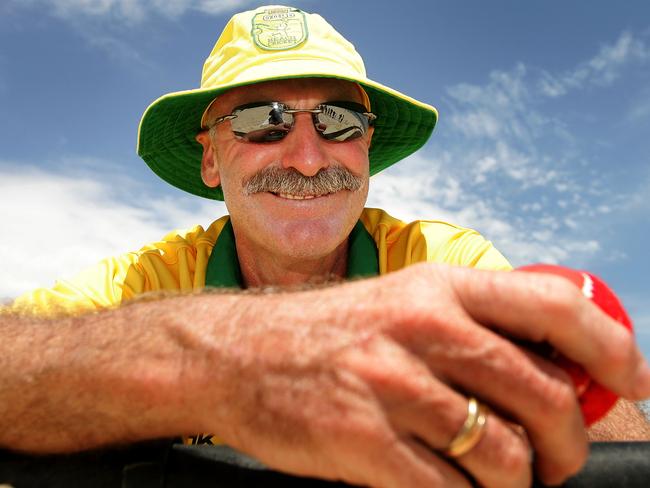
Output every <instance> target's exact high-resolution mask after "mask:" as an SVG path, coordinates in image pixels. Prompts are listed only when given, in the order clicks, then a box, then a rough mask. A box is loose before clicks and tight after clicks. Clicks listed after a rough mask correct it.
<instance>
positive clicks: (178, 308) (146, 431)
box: [0, 295, 241, 452]
mask: <svg viewBox="0 0 650 488" xmlns="http://www.w3.org/2000/svg"><path fill="white" fill-rule="evenodd" d="M240 299H241V297H235V296H227V295H221V296H212V297H209V296H207V295H206V296H205V297H199V296H185V297H180V296H179V297H173V298H166V299H163V300H157V301H155V302H154V301H152V302H149V301H147V302H142V303H135V304H131V305H128V306H125V307H122V308H120V309H116V310H109V311H104V312H100V313H96V314H89V315H84V316H81V317H77V318H66V319H60V320H51V321H38V320H37V319H33V318H20V317H16V316H3V317H2V324H1V325H0V419H1V420H0V422H1V423H2V425H1V428H0V445H1V446H3V447H8V448H12V449H19V450H27V451H33V452H57V451H70V450H79V449H84V448H90V447H95V446H100V445H105V444H109V443H119V442H129V441H135V440H140V439H145V438H156V437H165V436H175V435H179V434H183V433H186V432H193V431H194V429H197V431H199V430H200V428H201V427H205V426H202V425H200V421H199V420H198V419H197V418H196V416H195V415H194V412H193V411H192V408H191V405H192V395H191V394H188V391H189V390H191V389H192V388H193V386H194V384H196V383H197V382H199V381H200V379H199V374H197V373H196V372H195V371H194V370H195V369H196V367H197V366H196V365H198V364H201V363H202V362H204V360H203V358H201V357H200V356H201V354H204V352H205V349H201V347H200V345H201V344H200V340H201V333H200V332H198V331H192V330H191V327H192V326H193V325H197V327H196V329H201V330H202V331H203V333H204V334H210V335H212V334H213V331H211V330H207V329H209V327H211V326H210V325H209V324H208V323H207V322H208V321H207V313H206V312H207V303H209V302H213V305H218V306H212V309H213V310H212V309H211V310H210V316H211V320H210V322H211V323H213V324H219V323H222V324H225V323H226V322H227V320H226V319H225V317H226V316H227V315H228V313H229V310H230V307H231V306H234V305H235V302H236V301H237V300H240ZM217 300H218V303H214V302H215V301H217ZM220 315H221V316H220ZM197 322H199V323H198V324H197ZM215 373H216V371H215ZM218 387H219V382H218V381H214V382H213V383H212V388H213V392H212V394H213V395H214V396H215V397H218V396H219V394H220V392H219V388H218Z"/></svg>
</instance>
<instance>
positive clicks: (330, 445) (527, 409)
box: [194, 264, 650, 487]
mask: <svg viewBox="0 0 650 488" xmlns="http://www.w3.org/2000/svg"><path fill="white" fill-rule="evenodd" d="M208 308H209V307H208ZM233 313H234V314H235V315H236V318H237V322H238V327H237V329H236V330H230V331H229V332H228V334H227V335H225V336H224V335H221V336H220V337H210V336H209V335H204V336H202V337H201V340H200V341H199V342H198V343H199V344H201V346H202V347H203V348H204V349H205V350H206V351H208V354H207V356H202V357H203V358H204V359H203V361H207V363H205V364H204V366H208V367H205V368H202V370H203V371H205V372H206V373H208V374H205V375H204V376H203V377H202V381H203V383H202V384H201V385H199V386H198V387H197V388H199V389H200V391H202V392H204V394H203V397H202V400H203V401H202V402H200V405H198V406H197V408H200V412H201V414H202V415H203V422H204V423H203V425H206V426H209V428H211V429H213V431H215V432H217V433H219V435H220V436H221V437H222V438H223V439H224V440H225V441H226V442H228V443H229V444H231V445H232V446H234V447H237V448H239V449H242V450H244V451H246V452H248V453H250V454H252V455H254V456H256V457H258V458H259V459H260V460H262V461H263V462H265V463H267V464H268V465H270V466H272V467H274V468H277V469H281V470H285V471H289V472H292V473H296V474H302V475H311V476H319V477H323V478H330V479H343V480H345V481H347V482H350V483H354V484H361V485H369V486H378V487H379V486H381V487H393V486H395V487H397V486H447V485H453V486H456V485H458V486H469V481H468V479H467V477H466V475H465V474H463V471H464V472H466V473H469V474H470V475H471V477H473V478H475V479H476V480H477V481H478V482H479V483H480V484H481V485H484V486H499V487H503V486H528V485H529V484H530V482H531V477H532V474H531V455H532V454H531V448H532V450H533V451H534V452H535V469H536V471H537V474H538V476H540V477H541V479H542V480H543V481H545V482H547V483H559V482H561V481H563V480H564V479H566V478H567V477H568V476H570V475H572V474H574V473H575V472H577V471H578V470H579V469H580V467H581V466H582V464H583V463H584V461H585V459H586V456H587V451H588V448H587V440H586V435H585V430H584V424H583V420H582V416H581V413H580V409H579V406H578V403H577V400H576V396H575V393H574V390H573V387H572V383H571V381H570V379H569V377H568V376H567V374H566V373H564V372H563V371H562V370H561V369H560V368H558V367H556V366H554V365H553V364H552V363H550V362H549V361H547V360H545V359H543V358H542V357H540V356H537V355H535V354H533V353H531V352H530V351H528V350H526V349H523V348H521V347H519V346H517V345H516V344H515V342H513V340H512V339H516V340H517V341H526V342H533V343H549V344H550V345H552V346H553V347H554V348H555V349H557V350H558V351H559V352H561V353H562V354H563V355H565V356H567V357H569V358H570V359H572V360H573V361H575V362H576V363H578V364H580V365H582V367H584V368H585V370H586V371H587V372H588V373H589V374H590V375H591V376H592V377H593V378H594V379H596V380H597V381H598V382H600V383H602V384H603V385H605V386H607V387H608V388H610V389H611V390H612V391H614V392H616V393H617V394H619V395H621V396H623V397H626V398H629V399H633V400H634V399H640V398H643V397H646V396H649V395H650V371H649V370H648V367H647V365H646V364H645V362H644V361H643V359H642V356H641V354H640V352H639V351H638V349H637V348H636V346H635V344H634V341H633V338H632V336H631V335H630V334H629V333H628V332H627V331H626V330H624V329H623V328H621V327H620V326H618V325H617V324H616V323H614V321H613V320H612V319H611V318H609V317H608V316H606V315H605V314H604V313H602V312H601V311H600V310H599V309H598V308H597V307H596V306H594V305H593V304H592V303H590V302H589V301H588V300H586V299H585V298H584V297H583V296H582V294H581V293H580V291H579V290H577V289H576V287H575V286H573V285H571V284H570V283H568V282H567V281H566V280H564V279H562V278H558V277H555V276H544V275H537V274H524V273H506V272H487V271H477V270H470V269H464V268H450V267H444V266H437V265H430V264H428V265H417V266H412V267H410V268H407V269H406V270H403V271H401V272H398V273H393V274H390V275H387V276H384V277H381V278H377V279H372V280H366V281H360V282H355V283H348V284H344V285H341V286H337V287H333V288H329V289H324V290H316V291H308V292H300V293H284V294H277V295H269V296H258V297H249V299H248V300H244V301H239V302H238V306H237V309H236V310H233ZM195 339H196V338H194V340H195ZM205 358H207V359H205ZM211 361H212V362H211ZM217 377H219V378H221V380H220V381H224V382H226V383H227V385H228V387H227V388H226V389H225V390H224V391H225V393H224V394H225V395H226V398H219V399H215V398H211V397H210V396H209V395H210V382H211V381H214V378H217ZM228 378H230V379H228ZM468 396H476V397H478V398H479V399H480V400H481V401H483V402H485V403H487V404H489V405H490V406H491V407H492V409H493V411H492V413H490V415H489V419H488V423H487V427H486V433H485V435H484V437H483V438H482V439H481V441H480V442H479V444H478V445H477V446H476V447H475V448H474V449H472V450H471V451H470V452H468V453H467V454H464V455H462V456H460V457H459V458H457V459H455V460H453V461H452V460H449V459H447V458H445V457H444V456H443V455H442V454H441V452H442V451H443V450H444V449H445V448H446V447H447V446H448V445H449V442H450V441H451V440H452V439H453V438H454V436H455V435H456V433H457V432H458V430H459V429H460V426H461V425H462V423H463V422H464V420H465V417H466V415H467V397H468ZM208 407H209V408H208ZM513 424H515V425H520V426H522V427H523V428H524V429H525V432H526V435H522V433H521V431H520V429H518V428H517V427H513ZM459 468H462V469H459Z"/></svg>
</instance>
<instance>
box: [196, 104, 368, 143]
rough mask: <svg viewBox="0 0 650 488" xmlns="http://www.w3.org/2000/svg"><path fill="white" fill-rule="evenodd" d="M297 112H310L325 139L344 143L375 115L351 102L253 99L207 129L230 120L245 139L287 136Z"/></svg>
mask: <svg viewBox="0 0 650 488" xmlns="http://www.w3.org/2000/svg"><path fill="white" fill-rule="evenodd" d="M298 112H309V113H311V114H312V121H313V123H314V128H315V129H316V132H317V133H318V134H319V135H320V136H321V137H322V138H323V139H326V140H328V141H336V142H345V141H350V140H352V139H356V138H357V137H361V136H363V135H364V134H365V133H366V132H368V128H369V127H370V126H372V125H373V123H374V121H375V119H376V118H377V116H376V115H375V114H373V113H370V112H368V111H367V109H366V107H364V106H363V105H361V104H360V103H354V102H326V103H321V104H320V105H318V107H316V108H289V107H287V106H286V105H285V104H284V103H281V102H255V103H248V104H246V105H241V106H239V107H236V108H235V109H233V111H232V113H231V114H230V115H224V116H222V117H219V118H217V119H216V120H215V121H214V122H212V123H211V124H210V125H208V126H207V128H208V129H212V128H213V127H215V126H217V125H219V124H221V123H222V122H225V121H226V120H229V121H230V127H231V129H232V132H233V134H235V136H236V137H237V138H239V139H242V140H244V141H247V142H274V141H280V140H282V139H284V138H285V137H286V135H287V134H288V133H289V132H290V131H291V128H292V127H293V124H294V121H295V117H294V116H293V114H296V113H298Z"/></svg>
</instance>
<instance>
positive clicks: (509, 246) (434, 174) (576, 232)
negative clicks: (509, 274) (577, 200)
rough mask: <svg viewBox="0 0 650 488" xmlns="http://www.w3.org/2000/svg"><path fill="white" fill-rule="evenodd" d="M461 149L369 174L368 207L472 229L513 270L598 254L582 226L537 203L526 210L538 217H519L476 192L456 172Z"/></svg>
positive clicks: (581, 259) (488, 195) (490, 194)
mask: <svg viewBox="0 0 650 488" xmlns="http://www.w3.org/2000/svg"><path fill="white" fill-rule="evenodd" d="M463 149H464V148H463V147H462V146H459V147H456V148H452V149H451V150H450V151H447V152H443V153H441V154H438V155H436V157H435V158H427V157H425V156H423V155H422V154H421V153H419V154H416V155H413V156H410V157H409V158H407V159H406V160H404V161H402V162H400V163H399V164H398V165H395V166H393V167H391V168H389V169H388V170H386V171H384V172H382V173H380V174H379V175H377V176H374V177H373V178H372V179H371V183H370V195H369V199H368V205H369V206H374V207H380V208H384V209H385V210H387V211H388V212H389V213H391V214H392V215H393V216H395V217H397V218H400V219H402V220H405V221H410V220H418V219H425V220H442V221H446V222H451V223H454V224H457V225H461V226H464V227H469V228H473V229H476V230H478V231H479V232H481V233H482V234H483V235H484V236H486V238H488V239H490V240H492V241H493V242H494V243H495V245H496V247H497V248H498V249H499V250H500V251H501V252H503V253H504V254H505V255H506V256H507V257H508V259H509V260H510V261H511V263H512V264H513V265H515V266H518V265H523V264H527V263H533V262H547V263H561V262H566V261H567V260H570V261H571V262H572V263H573V264H574V265H576V263H578V262H584V261H587V260H589V259H590V258H591V257H593V256H594V255H595V254H596V253H597V252H598V251H599V250H600V244H599V243H598V241H597V240H595V239H593V238H589V237H585V236H584V235H583V234H584V228H582V227H583V226H581V228H579V229H575V228H572V227H571V226H570V225H567V224H565V223H564V222H563V221H562V220H561V218H560V217H554V216H552V215H550V213H549V209H548V208H547V207H546V206H545V205H544V204H543V203H542V202H540V201H536V202H533V203H532V204H528V206H527V210H529V211H533V212H538V213H541V216H540V217H537V218H530V217H524V216H523V215H522V212H520V209H519V208H517V207H516V206H513V205H512V204H506V205H503V204H502V202H500V199H499V197H498V195H496V196H495V195H494V193H495V192H496V193H498V189H495V188H494V187H492V188H490V189H489V190H488V192H483V191H481V189H480V188H478V187H477V182H475V181H474V180H472V179H471V177H470V178H468V177H466V176H467V175H466V174H465V177H464V173H463V171H462V170H460V171H458V169H457V165H456V164H455V162H456V161H457V158H455V157H454V154H456V153H458V154H460V153H462V151H463ZM483 164H486V163H485V162H483ZM487 165H488V166H490V165H491V163H487ZM565 213H566V215H567V217H566V219H569V220H571V219H575V217H572V215H573V214H572V212H570V211H566V212H565Z"/></svg>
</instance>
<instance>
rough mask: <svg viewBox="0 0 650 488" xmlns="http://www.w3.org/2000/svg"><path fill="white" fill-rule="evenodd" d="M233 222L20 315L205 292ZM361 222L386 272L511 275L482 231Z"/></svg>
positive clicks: (80, 282) (162, 244) (116, 267)
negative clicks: (213, 259) (440, 269)
mask: <svg viewBox="0 0 650 488" xmlns="http://www.w3.org/2000/svg"><path fill="white" fill-rule="evenodd" d="M228 219H229V217H228V216H224V217H221V218H220V219H218V220H216V221H215V222H213V223H212V225H210V226H209V227H208V228H207V229H206V230H204V229H203V228H202V227H201V226H196V227H193V228H191V229H189V230H185V231H174V232H171V233H169V234H167V235H166V236H165V237H164V238H163V239H162V240H161V241H158V242H154V243H151V244H148V245H146V246H144V247H143V248H141V249H140V250H139V251H137V252H130V253H126V254H122V255H120V256H117V257H112V258H108V259H104V260H103V261H101V262H100V263H99V264H97V265H96V266H94V267H92V268H90V269H87V270H85V271H82V272H81V273H79V274H78V275H76V276H75V277H74V278H72V279H69V280H61V281H57V282H56V283H55V285H54V286H53V287H52V288H40V289H37V290H34V291H32V292H29V293H26V294H24V295H22V296H20V297H18V298H17V299H16V300H15V301H14V304H13V306H12V309H13V311H17V312H21V313H30V314H36V315H39V316H45V317H48V316H54V315H59V314H66V315H67V314H75V315H76V314H79V313H83V312H86V311H92V310H97V309H102V308H107V307H114V306H118V305H120V304H121V303H123V302H125V301H128V300H130V299H132V298H134V297H135V296H137V295H140V294H143V293H146V292H150V291H161V290H166V291H172V290H175V291H181V292H189V291H193V290H200V289H202V288H204V286H205V280H206V268H207V264H208V261H209V258H210V254H211V252H212V249H213V247H214V245H215V242H216V241H217V238H218V236H219V234H220V233H221V231H222V229H223V228H224V225H225V224H226V222H227V221H228ZM360 221H361V222H362V224H363V226H364V227H365V229H366V230H367V232H368V233H369V234H370V236H371V237H372V239H373V240H374V242H375V244H376V246H377V259H378V265H379V273H380V274H385V273H389V272H391V271H396V270H399V269H401V268H404V267H405V266H408V265H410V264H413V263H418V262H423V261H427V262H434V263H446V264H451V265H458V266H469V267H473V268H481V269H491V270H509V269H511V267H510V264H509V263H508V261H507V260H506V259H505V258H504V257H503V255H501V253H499V252H498V251H497V250H496V249H495V248H494V247H493V246H492V243H491V242H489V241H487V240H485V239H484V238H483V237H482V236H481V235H480V234H478V233H477V232H475V231H473V230H471V229H466V228H463V227H458V226H456V225H452V224H449V223H446V222H440V221H426V220H420V221H415V222H411V223H405V222H402V221H400V220H398V219H395V218H393V217H391V216H390V215H388V214H387V213H386V212H384V211H383V210H379V209H373V208H367V209H364V211H363V213H362V215H361V217H360Z"/></svg>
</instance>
